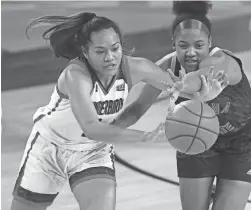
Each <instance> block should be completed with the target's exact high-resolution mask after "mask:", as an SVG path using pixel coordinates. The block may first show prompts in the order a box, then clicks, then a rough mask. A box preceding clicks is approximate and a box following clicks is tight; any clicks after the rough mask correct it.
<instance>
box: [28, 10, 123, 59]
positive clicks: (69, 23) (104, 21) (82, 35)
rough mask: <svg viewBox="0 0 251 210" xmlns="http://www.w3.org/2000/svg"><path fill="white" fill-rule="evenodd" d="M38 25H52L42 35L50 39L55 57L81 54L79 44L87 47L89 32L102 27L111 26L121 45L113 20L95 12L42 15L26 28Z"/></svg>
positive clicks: (121, 38)
mask: <svg viewBox="0 0 251 210" xmlns="http://www.w3.org/2000/svg"><path fill="white" fill-rule="evenodd" d="M40 25H54V26H53V27H51V28H49V29H48V30H46V31H45V32H44V33H43V35H42V37H43V38H44V39H45V40H49V41H50V45H51V47H52V49H53V52H54V54H55V56H56V57H60V58H66V59H69V60H71V59H74V58H76V57H79V56H80V55H81V53H82V52H81V46H83V47H88V44H89V42H90V41H91V33H92V32H97V31H100V30H102V29H109V28H113V29H114V31H115V32H116V33H117V34H118V35H119V38H120V42H121V45H122V41H123V36H122V33H121V31H120V29H119V27H118V25H117V23H115V22H114V21H112V20H110V19H108V18H106V17H99V16H96V14H95V13H89V12H83V13H79V14H76V15H72V16H43V17H40V18H37V19H35V20H33V21H32V22H31V23H30V24H29V25H28V26H27V28H26V35H27V37H28V31H29V29H31V28H33V27H34V26H40Z"/></svg>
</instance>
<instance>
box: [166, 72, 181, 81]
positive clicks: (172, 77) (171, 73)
mask: <svg viewBox="0 0 251 210" xmlns="http://www.w3.org/2000/svg"><path fill="white" fill-rule="evenodd" d="M167 72H168V73H169V75H170V77H171V79H172V80H173V82H177V81H178V80H179V78H178V77H176V76H175V75H174V73H173V72H172V70H171V69H167Z"/></svg>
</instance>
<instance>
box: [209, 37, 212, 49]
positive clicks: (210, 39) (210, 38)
mask: <svg viewBox="0 0 251 210" xmlns="http://www.w3.org/2000/svg"><path fill="white" fill-rule="evenodd" d="M211 47H212V37H211V36H210V37H209V48H211Z"/></svg>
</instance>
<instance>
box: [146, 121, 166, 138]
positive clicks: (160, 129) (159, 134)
mask: <svg viewBox="0 0 251 210" xmlns="http://www.w3.org/2000/svg"><path fill="white" fill-rule="evenodd" d="M144 142H147V143H163V142H168V141H167V138H166V134H165V123H160V124H159V125H158V126H157V128H156V129H154V130H153V131H151V132H145V134H144Z"/></svg>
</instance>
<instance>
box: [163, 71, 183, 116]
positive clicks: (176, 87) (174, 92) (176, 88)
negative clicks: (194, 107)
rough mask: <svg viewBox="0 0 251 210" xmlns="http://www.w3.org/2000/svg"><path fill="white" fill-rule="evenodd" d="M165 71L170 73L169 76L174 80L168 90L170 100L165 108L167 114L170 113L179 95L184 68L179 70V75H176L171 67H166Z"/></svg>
mask: <svg viewBox="0 0 251 210" xmlns="http://www.w3.org/2000/svg"><path fill="white" fill-rule="evenodd" d="M167 71H168V73H169V74H170V77H171V79H172V80H173V82H174V84H173V86H172V87H171V88H170V90H169V92H170V95H169V98H170V101H169V106H168V109H167V114H168V115H172V113H173V110H174V107H175V101H176V100H177V98H178V97H179V95H180V90H181V89H182V88H183V86H184V83H183V81H182V79H183V77H184V76H185V75H186V72H185V71H184V70H180V71H179V77H176V76H175V75H174V73H173V72H172V70H171V69H168V70H167Z"/></svg>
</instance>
